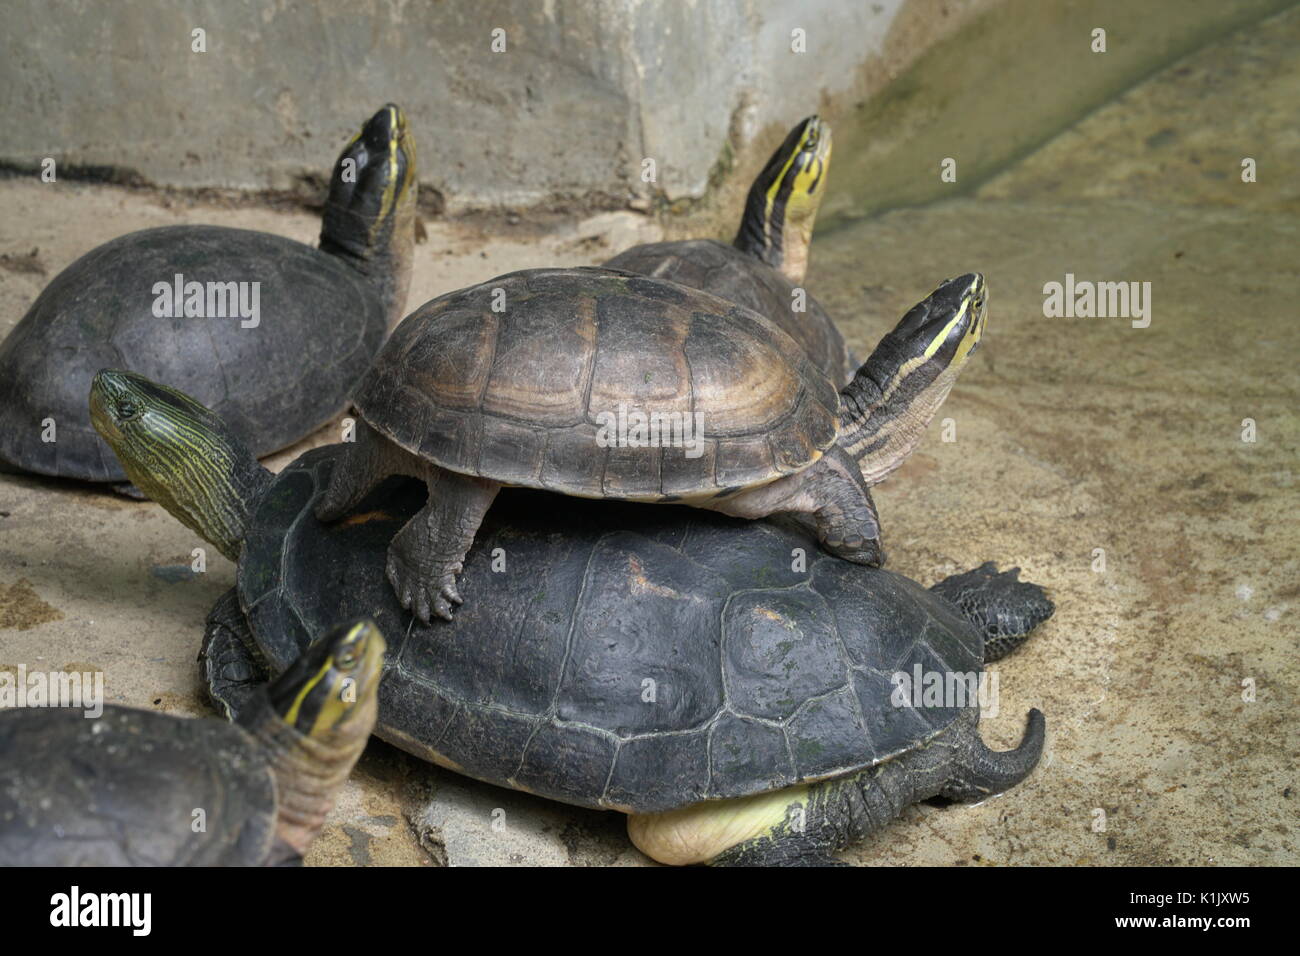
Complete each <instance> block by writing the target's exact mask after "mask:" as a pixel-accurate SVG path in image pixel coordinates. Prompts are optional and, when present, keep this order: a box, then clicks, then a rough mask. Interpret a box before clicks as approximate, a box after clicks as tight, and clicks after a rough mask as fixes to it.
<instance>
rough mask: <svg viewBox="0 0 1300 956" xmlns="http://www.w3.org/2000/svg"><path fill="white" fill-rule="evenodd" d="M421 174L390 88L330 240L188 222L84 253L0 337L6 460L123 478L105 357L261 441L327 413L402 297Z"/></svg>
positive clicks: (357, 373) (360, 141)
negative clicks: (102, 407) (106, 403)
mask: <svg viewBox="0 0 1300 956" xmlns="http://www.w3.org/2000/svg"><path fill="white" fill-rule="evenodd" d="M416 175H417V170H416V151H415V141H414V137H413V136H412V135H411V132H410V130H409V129H408V128H407V124H406V119H405V117H404V115H403V114H402V111H401V110H400V109H398V108H397V107H396V106H394V105H392V104H389V105H387V106H384V107H383V108H382V109H380V110H379V111H378V112H377V113H375V115H374V116H372V117H371V118H370V120H369V121H368V122H367V123H366V124H365V125H364V126H363V127H362V129H361V131H360V132H359V133H358V134H357V135H356V136H354V137H353V138H352V140H351V141H350V142H349V143H348V144H347V146H346V147H345V148H344V149H343V152H342V153H341V154H340V155H339V157H338V160H337V162H336V163H335V166H334V171H333V176H332V178H331V180H330V190H329V198H328V200H327V202H326V205H325V214H324V223H323V225H322V228H321V238H320V247H319V248H315V249H314V248H312V247H310V246H306V245H303V244H302V243H299V242H295V241H293V240H291V239H286V238H284V237H281V236H275V235H271V234H269V233H264V232H253V231H249V230H246V229H229V228H225V227H218V226H188V225H186V226H165V227H162V228H157V229H145V230H142V231H140V232H133V233H130V234H128V235H125V236H121V237H119V238H117V239H114V240H112V241H111V242H108V243H105V244H104V245H102V246H100V247H99V248H97V249H94V250H92V251H91V252H88V253H86V254H85V255H84V256H82V257H81V258H80V259H78V260H77V261H76V262H74V263H73V264H72V265H70V266H68V268H66V269H65V270H63V272H61V273H60V274H59V275H58V276H56V277H55V278H54V280H53V281H52V282H51V283H50V284H49V285H48V286H46V288H45V290H44V291H43V292H42V293H41V294H40V296H39V297H38V298H37V299H36V302H35V303H34V304H33V305H32V307H31V309H30V310H29V311H28V312H27V314H26V315H25V316H24V317H23V318H22V320H21V321H19V323H18V324H17V325H16V326H15V327H14V329H13V331H12V332H11V333H10V334H9V336H8V337H7V338H6V339H5V340H4V342H3V343H0V468H7V469H9V470H15V469H16V470H21V471H28V472H35V473H37V474H42V475H50V476H57V477H63V478H77V479H83V480H87V481H103V482H113V483H120V482H123V481H124V479H125V474H124V473H123V472H122V470H121V468H120V467H119V466H118V463H117V461H116V460H115V459H114V458H113V455H112V453H111V452H110V451H109V450H108V448H107V446H105V445H104V443H103V441H101V440H100V438H99V436H98V435H97V434H96V433H95V431H94V429H93V428H92V427H91V424H90V421H89V420H88V418H87V416H86V394H87V392H88V390H89V388H90V381H91V378H92V377H93V376H94V374H95V373H96V372H97V371H99V370H100V369H101V368H104V367H125V368H130V369H133V370H135V371H137V372H140V373H141V374H144V375H148V376H150V377H151V378H155V379H158V380H160V381H166V382H174V383H176V384H178V385H183V386H184V387H185V388H187V389H189V390H190V391H191V392H193V393H194V394H195V395H198V396H199V397H200V398H201V399H202V400H203V401H204V402H206V403H208V404H209V405H211V406H212V407H213V408H215V409H217V410H218V411H219V412H220V414H221V415H222V416H223V417H224V418H225V419H226V420H227V421H228V422H229V423H230V425H231V426H232V427H234V428H235V429H237V430H238V432H239V433H240V435H241V436H242V437H243V438H244V440H245V441H246V442H247V443H248V445H249V447H251V448H252V449H253V450H254V451H255V452H256V453H257V454H259V455H263V454H269V453H270V452H273V451H276V450H278V449H280V448H283V447H285V446H286V445H290V444H292V443H293V442H295V441H297V440H298V439H300V438H302V437H303V436H305V435H307V434H309V433H310V432H311V431H312V430H313V429H315V428H318V427H320V426H321V425H323V424H325V422H327V421H328V420H329V419H330V418H331V417H332V416H334V415H335V414H337V413H338V412H339V411H340V410H341V409H342V408H343V407H344V405H345V402H346V400H347V397H348V394H349V393H350V392H351V390H352V388H353V386H354V385H355V384H356V382H357V380H358V379H359V378H360V377H361V375H362V373H363V372H364V371H365V369H366V367H367V366H368V365H369V364H370V361H371V359H372V358H373V357H374V355H375V352H376V351H377V350H378V349H379V346H380V344H381V343H382V342H383V340H384V337H385V335H386V333H387V331H388V329H389V328H391V327H392V326H393V325H395V324H396V323H397V321H398V320H399V319H400V318H401V316H402V314H403V311H404V309H405V305H406V293H407V288H408V286H409V284H410V278H411V259H412V255H413V246H414V242H415V201H416V190H417V183H416ZM120 490H123V491H125V492H127V493H133V491H134V490H133V489H131V488H129V487H128V486H122V487H121V489H120Z"/></svg>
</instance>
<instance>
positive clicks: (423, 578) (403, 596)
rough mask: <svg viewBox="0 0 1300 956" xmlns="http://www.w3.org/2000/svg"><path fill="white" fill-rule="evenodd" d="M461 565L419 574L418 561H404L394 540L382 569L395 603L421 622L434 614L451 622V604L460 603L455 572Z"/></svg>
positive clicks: (426, 621) (461, 601)
mask: <svg viewBox="0 0 1300 956" xmlns="http://www.w3.org/2000/svg"><path fill="white" fill-rule="evenodd" d="M460 567H461V566H460V565H459V564H456V565H453V566H452V569H451V570H448V571H447V572H446V573H443V574H438V573H437V572H436V571H434V572H433V573H431V574H426V573H422V572H421V569H420V567H419V565H418V564H415V563H412V562H410V561H407V560H406V558H405V557H404V556H403V555H402V554H401V553H400V551H399V548H398V546H397V543H396V542H394V544H393V547H391V548H390V549H389V552H388V564H387V567H386V569H385V570H386V571H387V573H388V581H389V583H390V584H392V586H393V591H394V593H395V594H396V595H397V600H398V603H399V604H401V605H402V607H404V608H405V609H406V610H408V611H410V612H411V613H412V614H414V615H415V616H416V617H417V618H419V619H420V622H421V623H422V624H428V623H429V621H430V619H431V618H432V617H433V616H434V615H437V616H438V617H440V618H442V619H443V620H445V621H450V620H451V613H452V609H453V606H454V605H456V604H461V603H463V599H462V598H461V596H460V592H459V591H458V590H457V588H456V572H458V571H459V570H460Z"/></svg>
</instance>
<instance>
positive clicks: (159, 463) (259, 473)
mask: <svg viewBox="0 0 1300 956" xmlns="http://www.w3.org/2000/svg"><path fill="white" fill-rule="evenodd" d="M90 420H91V423H92V424H94V426H95V430H96V431H97V432H99V434H100V435H101V436H102V437H103V439H104V441H106V442H108V445H109V447H110V448H112V449H113V453H114V454H115V455H117V458H118V461H120V462H121V463H122V468H123V470H125V471H126V474H127V477H129V478H130V479H131V481H133V482H134V483H135V485H136V487H138V488H139V489H140V490H141V491H143V492H144V493H145V494H146V495H148V496H149V497H150V498H152V499H154V500H155V501H157V502H158V503H159V504H160V505H162V506H163V507H164V508H166V509H167V510H168V511H169V512H171V514H172V516H173V517H175V518H176V519H178V520H179V521H180V522H181V523H182V524H184V525H185V526H186V527H189V528H191V529H193V530H194V531H196V532H198V533H199V534H200V535H202V536H203V538H205V539H206V540H207V541H209V542H211V543H212V544H213V545H215V546H216V547H217V549H218V550H220V551H221V553H222V554H224V555H225V556H226V557H228V558H230V559H231V560H232V561H233V560H237V559H238V557H239V550H240V547H241V546H242V544H243V540H244V532H245V530H246V528H247V525H248V517H249V513H250V511H251V509H252V506H253V504H254V502H255V501H256V499H257V497H258V496H259V495H260V494H261V491H262V489H263V488H264V487H265V485H266V483H267V482H268V481H269V480H270V476H269V474H268V473H267V471H266V470H265V469H264V468H262V466H261V465H259V464H258V463H257V459H256V458H254V457H253V453H252V452H250V451H249V450H248V447H247V446H246V445H245V444H244V443H243V442H242V441H241V440H240V439H239V437H238V436H237V435H235V433H234V432H233V431H232V430H231V428H230V426H229V425H227V424H226V423H225V422H224V421H223V420H222V419H221V417H220V416H218V415H216V414H215V413H213V412H212V411H211V410H210V409H208V408H206V407H204V406H203V405H201V404H200V403H199V402H197V401H195V400H194V399H192V398H190V396H188V395H186V394H185V393H184V392H179V391H177V390H176V389H174V388H168V387H167V386H166V385H159V384H158V383H157V382H153V381H150V380H149V379H147V378H145V377H144V376H143V375H137V374H136V373H135V372H126V371H123V370H121V369H103V370H101V371H100V372H99V373H98V374H96V375H95V378H94V381H93V382H92V383H91V386H90Z"/></svg>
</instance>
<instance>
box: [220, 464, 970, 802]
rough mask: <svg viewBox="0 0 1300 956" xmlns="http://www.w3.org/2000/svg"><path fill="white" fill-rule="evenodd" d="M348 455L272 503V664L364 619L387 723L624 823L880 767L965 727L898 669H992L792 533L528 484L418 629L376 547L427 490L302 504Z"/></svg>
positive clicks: (251, 557)
mask: <svg viewBox="0 0 1300 956" xmlns="http://www.w3.org/2000/svg"><path fill="white" fill-rule="evenodd" d="M338 447H339V446H333V447H326V448H320V449H316V450H313V451H311V452H308V453H307V454H305V455H304V456H302V457H301V458H300V459H299V460H298V461H297V462H295V463H294V464H293V465H291V466H290V467H289V468H287V469H285V471H284V472H282V473H281V474H280V475H279V476H278V477H277V479H276V481H275V483H274V484H273V485H272V486H271V488H270V490H269V491H268V492H267V494H266V495H265V496H264V498H263V499H262V501H261V503H260V506H259V507H258V508H257V511H256V514H255V516H254V519H253V523H252V527H253V530H252V531H251V533H250V534H249V537H248V539H247V541H246V545H245V551H244V557H243V560H242V562H241V564H240V571H239V583H238V591H239V600H240V604H241V605H242V607H243V608H244V610H245V612H246V613H247V615H248V618H249V621H250V623H251V625H252V628H253V631H254V633H255V635H256V640H257V642H258V645H259V647H260V648H261V650H262V651H263V652H264V654H265V656H266V658H267V659H268V660H269V662H270V663H271V666H272V669H273V670H275V671H277V672H278V671H280V670H282V669H283V668H284V667H286V666H287V665H288V664H289V663H290V662H291V661H292V660H293V659H294V658H295V657H296V656H297V654H298V652H299V650H300V648H302V647H303V646H305V643H306V642H307V641H308V640H309V639H310V636H311V635H315V634H317V633H319V632H320V630H321V629H322V627H323V626H325V625H326V624H327V623H330V622H334V621H338V620H342V619H345V618H348V617H354V616H356V615H357V614H359V613H366V614H369V615H372V616H373V617H374V618H375V620H376V621H377V622H378V624H379V626H380V628H382V630H383V632H384V634H385V635H386V636H387V637H388V639H389V655H388V665H387V668H388V669H387V672H386V674H385V677H384V681H383V683H382V684H381V685H380V691H379V693H380V717H379V727H378V729H377V733H378V734H379V735H380V736H382V737H384V738H385V739H387V740H389V741H391V742H393V743H395V744H396V745H398V746H399V747H402V748H404V749H406V750H409V751H410V752H412V753H415V754H417V755H420V756H422V757H424V758H426V759H432V760H436V761H438V762H441V763H444V764H447V765H450V766H453V767H454V768H455V769H457V770H459V771H461V772H463V773H465V774H468V775H469V776H472V777H477V778H479V779H482V780H486V781H489V782H491V783H496V784H501V785H504V786H509V787H514V788H516V789H522V790H527V791H530V792H533V793H538V794H541V795H544V796H546V797H550V798H552V799H555V800H561V801H565V802H568V803H574V804H580V805H583V806H590V807H610V808H616V809H621V810H625V811H634V812H651V811H659V810H667V809H672V808H675V807H680V806H684V805H687V804H691V803H695V802H698V801H701V800H706V799H713V798H724V797H738V796H743V795H747V794H753V793H757V792H761V791H767V790H772V789H776V788H780V787H785V786H788V785H791V784H794V783H798V782H800V781H807V780H816V779H819V778H823V777H828V776H833V775H836V774H842V773H846V772H849V771H852V770H855V769H858V768H862V767H867V766H871V765H873V764H875V763H878V762H880V761H884V760H887V759H889V758H890V757H891V756H894V755H896V754H898V753H900V752H902V751H905V750H908V749H911V748H913V747H915V746H917V745H918V744H919V743H921V742H922V741H925V740H928V739H929V738H931V737H932V736H934V735H935V734H937V733H939V732H940V731H941V730H943V729H944V728H945V727H947V726H948V725H949V724H950V723H951V722H952V721H953V720H955V719H956V717H957V715H958V713H959V711H958V710H957V709H938V708H933V707H926V708H923V709H912V708H910V707H895V706H893V705H891V703H890V694H891V691H892V690H893V689H894V685H893V684H892V683H891V677H892V675H894V674H895V673H896V672H897V671H905V672H908V673H909V674H910V673H911V672H912V668H913V667H914V665H918V664H919V665H921V666H922V668H924V669H925V670H926V671H931V672H935V671H938V672H947V671H956V672H960V673H976V672H979V671H980V670H982V665H981V661H982V653H983V648H982V638H981V635H980V634H979V633H978V632H977V631H976V630H975V629H974V628H973V627H972V626H971V625H969V624H968V623H966V621H965V620H963V619H962V618H961V617H960V616H959V615H958V613H957V612H956V610H955V609H954V608H953V607H952V606H951V605H949V604H948V603H946V602H945V601H943V600H941V599H939V598H937V597H935V596H934V595H933V594H931V593H930V592H929V591H927V590H926V589H925V588H923V587H921V586H920V585H919V584H917V583H915V582H913V581H910V580H908V579H907V578H904V577H901V576H899V575H897V574H893V573H891V572H889V571H884V570H879V569H875V568H868V567H863V566H861V565H856V564H851V563H849V562H847V561H841V560H838V559H836V558H832V557H829V556H826V555H825V554H824V553H823V552H822V551H821V549H819V548H818V546H817V542H816V540H815V539H813V538H810V537H808V536H806V535H804V534H802V533H800V532H798V531H795V530H788V529H785V528H783V527H780V526H778V525H776V524H772V523H769V522H741V521H736V520H733V519H730V518H727V517H724V516H722V515H719V514H716V513H713V512H709V511H703V510H699V509H688V508H682V507H675V506H656V507H648V506H645V505H636V504H628V503H619V502H577V501H573V500H570V499H565V498H558V497H556V496H553V495H546V494H541V493H538V492H533V491H524V490H518V489H515V490H506V491H504V492H503V493H502V494H501V495H500V496H499V497H498V499H497V501H496V503H495V504H494V505H493V507H492V509H491V511H489V513H488V516H487V519H486V520H485V521H484V523H483V526H482V527H481V528H480V530H479V533H478V537H477V539H476V541H475V544H474V547H473V549H472V550H471V551H470V553H469V555H468V557H467V558H466V562H465V570H464V573H463V575H462V576H461V579H460V592H461V594H462V595H463V596H464V598H465V604H464V605H463V606H462V607H460V608H459V609H458V610H457V612H456V616H455V619H454V620H453V621H442V620H435V621H434V622H433V624H431V625H429V626H427V627H426V626H422V625H420V624H419V623H418V622H415V621H413V620H412V618H411V616H410V615H409V614H408V613H406V612H405V611H403V610H402V609H401V608H400V606H399V605H398V604H397V602H396V599H395V598H394V595H393V590H392V587H391V586H390V584H389V583H388V580H387V579H386V578H385V576H384V560H385V553H386V551H387V548H388V545H389V542H390V541H391V540H392V537H393V535H394V534H395V533H396V532H397V530H398V529H399V528H401V527H402V525H403V524H404V523H405V522H406V521H407V519H408V518H410V517H411V515H412V514H413V513H414V512H415V511H416V510H417V509H418V508H419V507H420V506H421V505H422V504H423V500H424V489H423V486H422V485H420V484H417V483H415V482H412V481H410V480H408V479H402V478H394V479H390V480H389V481H388V482H386V483H385V484H384V485H382V486H381V487H380V488H378V489H377V490H376V491H375V492H374V493H373V494H372V495H371V496H370V497H369V498H368V499H366V501H364V502H363V503H362V504H361V505H360V506H359V507H357V508H356V509H355V510H354V511H353V513H352V515H351V516H350V517H348V518H345V519H343V520H341V521H339V522H336V523H333V524H330V525H323V524H321V523H320V522H318V521H316V520H315V518H314V517H313V515H312V512H311V509H312V507H313V505H314V502H315V500H316V498H317V497H318V496H319V495H320V494H321V493H322V491H323V489H324V488H325V487H326V485H327V483H328V478H329V474H330V471H331V468H332V466H333V463H334V461H335V460H336V456H337V453H338ZM800 561H802V562H806V565H807V570H801V568H802V564H800V563H799V562H800ZM494 562H496V566H497V568H498V570H494Z"/></svg>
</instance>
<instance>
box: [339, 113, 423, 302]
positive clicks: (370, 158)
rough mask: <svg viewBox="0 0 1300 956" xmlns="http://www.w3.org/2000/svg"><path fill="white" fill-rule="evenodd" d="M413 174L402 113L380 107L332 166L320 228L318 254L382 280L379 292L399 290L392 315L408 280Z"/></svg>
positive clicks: (413, 158)
mask: <svg viewBox="0 0 1300 956" xmlns="http://www.w3.org/2000/svg"><path fill="white" fill-rule="evenodd" d="M418 175H419V171H418V169H417V166H416V155H415V137H414V136H413V135H411V132H410V130H409V128H408V127H407V123H406V114H405V113H403V112H402V110H401V109H400V108H399V107H397V106H395V105H393V104H392V103H388V104H385V105H384V106H383V107H381V108H380V110H379V112H377V113H375V115H374V116H372V117H370V119H369V120H367V121H366V124H365V125H364V126H362V127H361V131H360V132H359V133H357V134H356V135H355V136H353V137H352V139H351V140H350V141H349V142H348V144H347V146H345V147H344V148H343V152H342V153H340V154H339V158H338V160H337V161H336V162H335V163H334V172H333V174H332V175H331V177H330V192H329V199H328V200H326V203H325V217H324V223H323V225H322V226H321V248H322V249H323V250H324V251H326V252H329V253H331V254H335V255H339V256H341V257H342V258H343V259H344V260H345V261H347V262H349V263H350V264H352V265H353V266H355V267H356V268H358V269H360V270H361V271H362V272H364V273H365V274H366V275H368V276H372V277H373V278H375V279H376V280H377V281H380V282H381V283H384V282H385V280H388V281H387V284H385V285H384V286H383V291H384V293H385V294H389V295H391V294H393V293H395V292H396V291H400V293H401V294H400V297H399V298H400V301H398V302H397V303H396V308H397V310H398V312H400V311H401V309H402V306H403V305H404V304H405V300H406V288H407V285H408V284H409V282H410V264H411V255H412V249H413V247H414V244H415V200H416V194H417V192H418V183H417V177H418ZM389 286H393V288H389ZM398 317H399V318H400V315H399V316H398Z"/></svg>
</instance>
